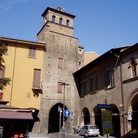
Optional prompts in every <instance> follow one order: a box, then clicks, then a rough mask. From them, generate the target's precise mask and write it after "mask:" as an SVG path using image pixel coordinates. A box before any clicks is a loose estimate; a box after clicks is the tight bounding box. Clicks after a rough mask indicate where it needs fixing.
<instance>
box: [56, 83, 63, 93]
mask: <svg viewBox="0 0 138 138" xmlns="http://www.w3.org/2000/svg"><path fill="white" fill-rule="evenodd" d="M57 85H58V87H57V91H58V92H59V93H62V82H58V84H57Z"/></svg>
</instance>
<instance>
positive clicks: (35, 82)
mask: <svg viewBox="0 0 138 138" xmlns="http://www.w3.org/2000/svg"><path fill="white" fill-rule="evenodd" d="M40 76H41V70H40V69H34V78H33V87H34V88H40Z"/></svg>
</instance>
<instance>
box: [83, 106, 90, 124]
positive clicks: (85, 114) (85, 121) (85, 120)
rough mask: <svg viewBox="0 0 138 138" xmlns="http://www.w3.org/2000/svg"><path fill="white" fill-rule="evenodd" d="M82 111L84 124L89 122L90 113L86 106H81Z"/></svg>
mask: <svg viewBox="0 0 138 138" xmlns="http://www.w3.org/2000/svg"><path fill="white" fill-rule="evenodd" d="M82 112H83V116H84V125H86V124H90V113H89V110H88V108H86V107H85V108H83V110H82Z"/></svg>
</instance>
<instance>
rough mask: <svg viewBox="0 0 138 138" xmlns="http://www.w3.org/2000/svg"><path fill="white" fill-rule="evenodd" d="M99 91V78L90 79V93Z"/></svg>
mask: <svg viewBox="0 0 138 138" xmlns="http://www.w3.org/2000/svg"><path fill="white" fill-rule="evenodd" d="M96 91H97V77H94V78H92V79H90V92H96Z"/></svg>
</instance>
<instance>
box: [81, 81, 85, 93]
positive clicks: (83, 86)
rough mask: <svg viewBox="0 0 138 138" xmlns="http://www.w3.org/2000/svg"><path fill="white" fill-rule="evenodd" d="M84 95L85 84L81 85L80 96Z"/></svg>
mask: <svg viewBox="0 0 138 138" xmlns="http://www.w3.org/2000/svg"><path fill="white" fill-rule="evenodd" d="M85 95H86V82H82V83H81V96H85Z"/></svg>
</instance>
